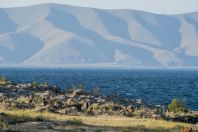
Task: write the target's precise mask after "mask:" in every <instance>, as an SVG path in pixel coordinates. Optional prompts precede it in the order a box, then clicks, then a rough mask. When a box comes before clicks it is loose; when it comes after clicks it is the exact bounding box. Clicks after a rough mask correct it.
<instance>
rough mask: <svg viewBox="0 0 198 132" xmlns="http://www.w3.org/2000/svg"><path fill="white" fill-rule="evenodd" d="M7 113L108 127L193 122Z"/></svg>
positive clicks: (166, 126)
mask: <svg viewBox="0 0 198 132" xmlns="http://www.w3.org/2000/svg"><path fill="white" fill-rule="evenodd" d="M0 112H3V113H5V114H7V115H9V116H10V117H11V118H13V119H11V120H16V121H17V120H19V121H21V122H23V121H24V122H26V121H28V120H30V121H34V120H38V119H40V120H52V121H76V120H77V121H82V123H83V124H86V125H94V126H107V127H114V126H115V127H139V126H143V127H145V128H148V129H155V128H164V129H172V128H176V127H178V126H180V127H191V126H192V125H191V124H186V123H177V122H168V121H164V120H155V119H142V118H141V119H137V118H129V117H115V116H97V117H91V116H90V117H89V116H70V115H60V114H53V113H49V112H45V113H39V112H36V111H34V110H14V111H9V110H0Z"/></svg>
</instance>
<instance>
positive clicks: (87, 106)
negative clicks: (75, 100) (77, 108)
mask: <svg viewBox="0 0 198 132" xmlns="http://www.w3.org/2000/svg"><path fill="white" fill-rule="evenodd" d="M89 107H90V102H85V103H84V104H83V105H82V107H81V110H82V111H85V110H87V109H88V108H89Z"/></svg>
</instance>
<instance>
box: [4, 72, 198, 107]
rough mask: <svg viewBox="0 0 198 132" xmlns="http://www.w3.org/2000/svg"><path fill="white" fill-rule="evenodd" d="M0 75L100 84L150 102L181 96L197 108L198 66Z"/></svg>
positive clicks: (107, 91)
mask: <svg viewBox="0 0 198 132" xmlns="http://www.w3.org/2000/svg"><path fill="white" fill-rule="evenodd" d="M0 75H2V76H6V77H7V78H9V79H11V80H13V81H14V82H17V83H29V82H32V81H34V80H36V81H39V82H44V81H48V82H49V83H50V84H51V85H57V86H59V87H61V88H65V87H71V86H72V85H79V84H84V85H86V87H87V88H89V89H91V88H95V87H99V88H101V90H102V91H103V93H104V94H111V93H116V94H118V95H120V96H125V97H130V98H142V99H144V100H145V101H146V102H147V103H150V104H168V103H169V102H170V101H171V100H172V99H173V98H178V99H182V100H183V101H184V102H185V103H186V105H187V106H188V107H190V108H191V109H194V110H198V70H197V71H196V70H194V71H193V70H118V69H111V70H105V69H101V70H98V69H86V70H85V69H84V70H83V69H5V68H4V69H0Z"/></svg>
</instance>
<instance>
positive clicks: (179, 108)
mask: <svg viewBox="0 0 198 132" xmlns="http://www.w3.org/2000/svg"><path fill="white" fill-rule="evenodd" d="M168 110H169V111H172V112H174V113H183V112H186V111H187V109H186V107H185V105H184V103H183V102H182V101H181V100H178V99H173V100H172V102H171V104H169V105H168Z"/></svg>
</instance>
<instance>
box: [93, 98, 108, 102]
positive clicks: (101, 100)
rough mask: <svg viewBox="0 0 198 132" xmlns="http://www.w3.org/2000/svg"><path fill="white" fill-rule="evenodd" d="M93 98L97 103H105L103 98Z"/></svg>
mask: <svg viewBox="0 0 198 132" xmlns="http://www.w3.org/2000/svg"><path fill="white" fill-rule="evenodd" d="M95 100H96V102H97V103H105V102H106V100H105V99H102V98H100V97H99V98H95Z"/></svg>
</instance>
